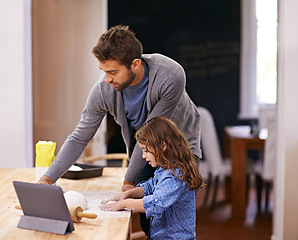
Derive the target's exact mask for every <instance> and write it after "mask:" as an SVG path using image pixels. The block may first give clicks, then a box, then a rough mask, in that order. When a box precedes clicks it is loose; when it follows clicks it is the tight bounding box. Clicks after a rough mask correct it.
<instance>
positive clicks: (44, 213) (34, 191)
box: [13, 181, 74, 234]
mask: <svg viewBox="0 0 298 240" xmlns="http://www.w3.org/2000/svg"><path fill="white" fill-rule="evenodd" d="M13 185H14V188H15V191H16V194H17V197H18V199H19V202H20V205H21V207H22V210H23V214H24V215H23V216H21V219H20V221H19V224H18V227H19V228H26V229H32V230H38V231H45V232H52V233H57V234H66V233H70V232H72V231H73V230H74V225H73V222H72V219H71V216H70V213H69V210H68V207H67V204H66V201H65V198H64V195H63V191H62V189H61V188H60V187H59V186H55V185H44V184H37V183H28V182H19V181H14V182H13Z"/></svg>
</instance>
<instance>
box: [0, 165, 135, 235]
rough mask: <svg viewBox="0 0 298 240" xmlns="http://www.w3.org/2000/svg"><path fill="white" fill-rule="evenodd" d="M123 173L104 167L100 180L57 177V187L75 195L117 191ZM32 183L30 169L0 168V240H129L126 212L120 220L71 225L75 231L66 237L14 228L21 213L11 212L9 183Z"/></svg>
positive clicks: (12, 195)
mask: <svg viewBox="0 0 298 240" xmlns="http://www.w3.org/2000/svg"><path fill="white" fill-rule="evenodd" d="M125 172H126V168H104V169H103V175H102V176H100V177H97V178H89V179H80V180H70V179H64V178H61V179H59V180H58V182H57V185H58V186H60V187H61V188H62V190H63V191H64V192H66V191H70V190H73V191H78V192H105V191H113V192H121V186H122V183H123V179H124V175H125ZM34 180H35V170H34V168H11V169H9V168H7V169H0V183H1V184H0V192H1V195H0V239H9V240H13V239H24V240H25V239H28V240H29V239H30V240H34V239H47V240H51V239H53V240H59V239H79V240H81V239H89V240H90V239H101V240H105V239H106V240H114V239H115V240H118V239H119V240H122V239H123V240H126V239H130V234H131V232H130V231H131V214H130V212H129V211H127V214H125V216H121V217H104V218H101V217H100V216H98V218H97V219H87V218H83V219H82V221H81V222H80V223H74V227H75V231H73V232H72V233H71V234H67V235H58V234H52V233H45V232H39V231H33V230H27V229H21V228H17V224H18V222H19V220H20V217H21V215H23V212H22V211H21V210H17V209H15V205H18V204H19V202H18V199H17V196H16V193H15V190H14V187H13V184H12V182H13V181H24V182H34Z"/></svg>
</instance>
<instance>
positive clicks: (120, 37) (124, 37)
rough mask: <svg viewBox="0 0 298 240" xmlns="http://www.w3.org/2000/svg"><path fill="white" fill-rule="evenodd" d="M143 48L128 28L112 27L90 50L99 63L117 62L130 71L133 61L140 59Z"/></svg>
mask: <svg viewBox="0 0 298 240" xmlns="http://www.w3.org/2000/svg"><path fill="white" fill-rule="evenodd" d="M142 52H143V46H142V44H141V42H140V41H139V40H138V39H137V38H136V36H135V33H134V32H132V31H131V30H130V29H129V27H128V26H122V25H118V26H114V27H112V28H110V29H109V30H108V31H107V32H106V33H104V34H103V35H101V37H100V38H99V40H98V42H97V44H96V46H95V47H94V48H93V49H92V53H93V54H94V56H95V57H96V58H97V59H98V60H99V61H100V62H105V61H106V60H118V61H119V62H120V63H121V64H123V65H125V66H126V67H127V68H128V69H130V65H131V64H132V61H133V60H134V59H141V57H142Z"/></svg>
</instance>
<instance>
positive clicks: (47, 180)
mask: <svg viewBox="0 0 298 240" xmlns="http://www.w3.org/2000/svg"><path fill="white" fill-rule="evenodd" d="M37 183H39V184H45V185H52V184H53V180H52V179H50V178H49V177H48V176H42V177H41V178H40V179H39V181H38V182H37Z"/></svg>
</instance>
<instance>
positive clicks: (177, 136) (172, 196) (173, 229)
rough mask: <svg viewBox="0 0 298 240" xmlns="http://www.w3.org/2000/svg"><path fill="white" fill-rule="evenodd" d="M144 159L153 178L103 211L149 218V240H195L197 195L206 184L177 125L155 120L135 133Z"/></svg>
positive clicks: (119, 197)
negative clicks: (135, 212)
mask: <svg viewBox="0 0 298 240" xmlns="http://www.w3.org/2000/svg"><path fill="white" fill-rule="evenodd" d="M135 136H136V140H137V142H138V144H139V146H140V147H141V149H142V150H143V158H145V159H146V161H148V162H149V164H150V165H151V166H152V167H157V169H156V171H155V174H154V177H153V178H151V179H149V180H148V181H146V182H143V183H141V184H139V185H138V186H137V187H136V188H134V189H131V190H128V191H126V192H124V193H122V194H120V195H118V196H116V197H115V198H113V199H110V200H107V201H104V202H103V203H107V202H109V201H116V202H114V203H109V204H107V205H104V207H101V208H102V209H104V210H110V211H118V210H122V209H124V208H128V209H133V210H135V211H138V212H143V213H145V214H146V217H147V218H150V231H149V235H148V239H154V240H155V239H163V240H164V239H181V240H183V239H196V233H195V222H196V209H195V192H196V191H194V190H197V189H199V188H201V187H203V185H204V183H203V181H202V177H201V175H200V173H199V170H198V166H197V163H196V161H195V160H194V158H193V155H192V152H191V150H190V148H189V146H188V143H187V140H186V139H185V137H184V136H183V133H182V132H181V131H180V130H179V129H178V128H177V126H176V125H175V123H174V122H172V121H171V120H169V119H167V118H165V117H155V118H153V119H151V120H149V121H148V122H146V123H145V124H144V125H143V126H142V127H141V128H140V129H139V130H138V131H137V133H136V135H135Z"/></svg>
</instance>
